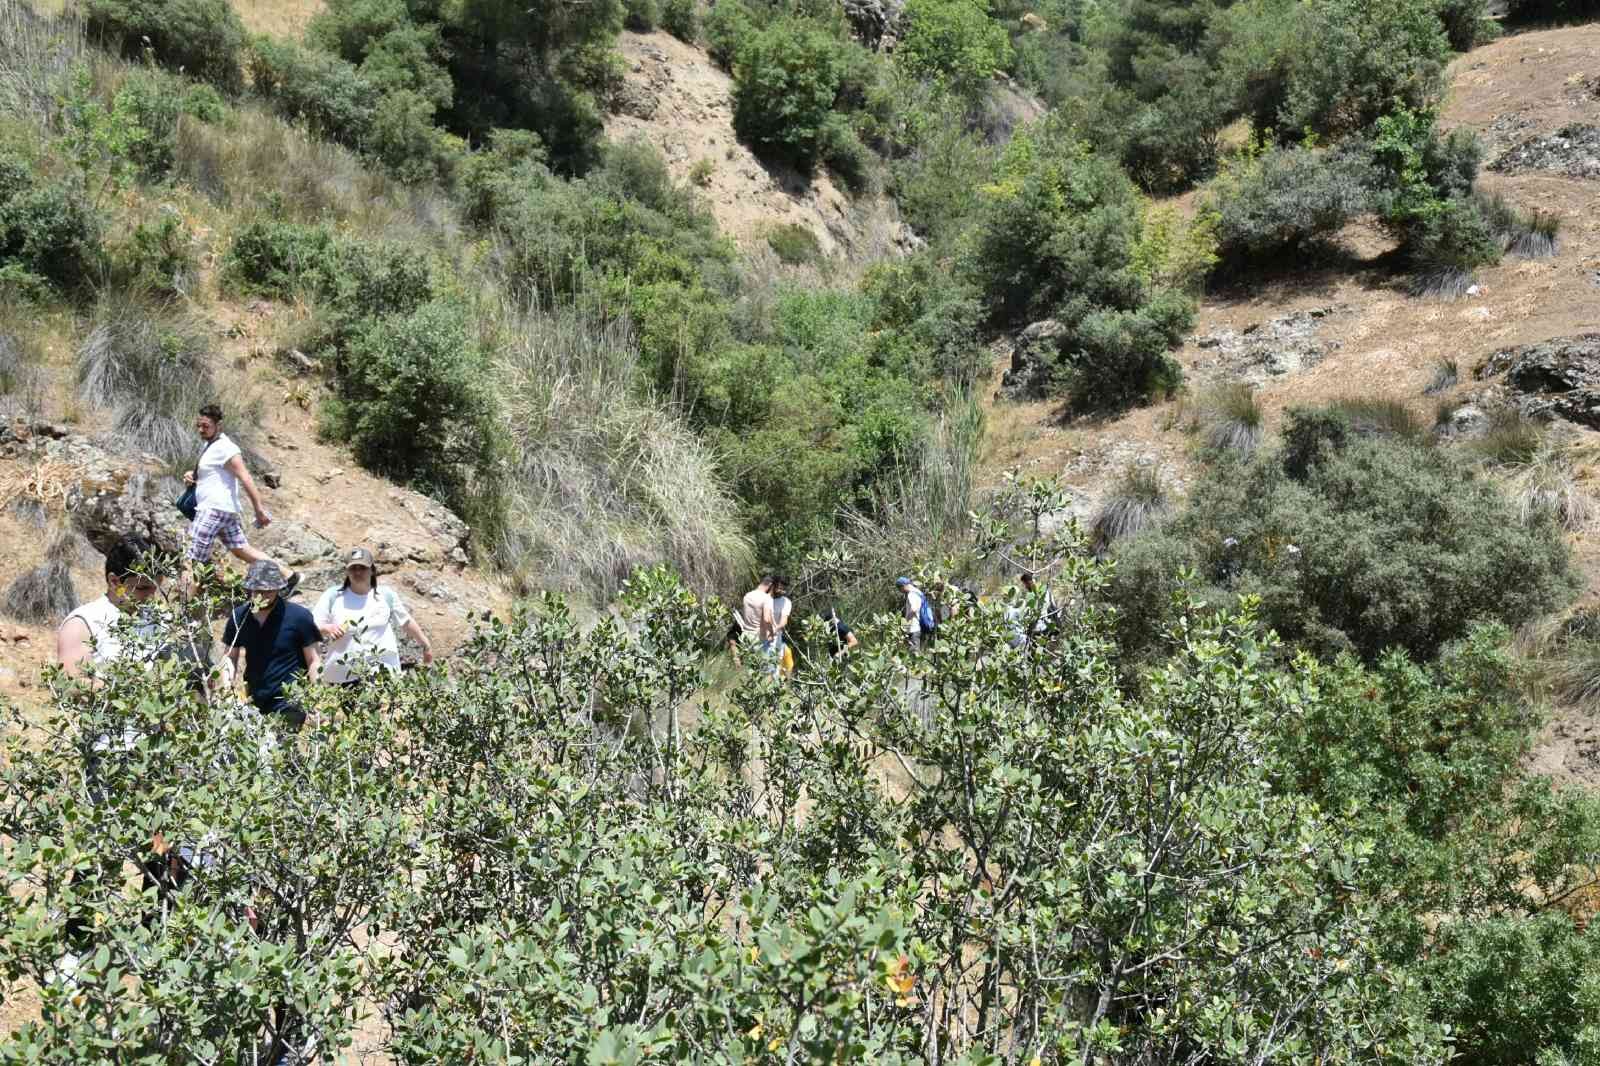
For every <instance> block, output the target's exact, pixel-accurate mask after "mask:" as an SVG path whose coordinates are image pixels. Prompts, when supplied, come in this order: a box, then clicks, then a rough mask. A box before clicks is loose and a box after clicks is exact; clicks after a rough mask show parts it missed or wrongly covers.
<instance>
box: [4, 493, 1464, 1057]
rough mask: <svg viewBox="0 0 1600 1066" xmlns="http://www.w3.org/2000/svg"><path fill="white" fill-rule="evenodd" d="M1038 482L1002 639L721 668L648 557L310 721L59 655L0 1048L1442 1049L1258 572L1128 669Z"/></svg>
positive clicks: (986, 629)
mask: <svg viewBox="0 0 1600 1066" xmlns="http://www.w3.org/2000/svg"><path fill="white" fill-rule="evenodd" d="M1059 507H1060V499H1059V497H1058V495H1057V494H1056V493H1055V492H1054V490H1053V489H1052V488H1051V487H1049V486H1048V485H1031V484H1017V485H1016V486H1015V487H1014V490H1013V491H1012V492H1011V493H1009V494H1008V495H1007V496H1006V497H1005V498H1004V499H1003V500H1002V501H1001V505H1000V507H999V509H998V510H997V511H996V512H995V513H993V514H990V515H987V516H985V517H984V518H982V519H981V520H980V521H979V528H978V531H977V532H978V540H979V543H980V550H981V551H983V552H984V553H985V554H987V555H989V556H991V557H993V558H1005V559H1008V560H1013V561H1014V560H1017V559H1025V560H1026V561H1027V562H1029V564H1030V565H1033V566H1038V567H1045V568H1047V569H1049V570H1050V571H1051V572H1052V573H1053V575H1054V576H1053V580H1054V582H1055V586H1056V590H1057V597H1058V602H1060V603H1061V604H1062V605H1063V606H1064V608H1065V610H1064V612H1063V614H1062V616H1061V617H1060V619H1059V622H1058V624H1057V625H1056V627H1055V629H1054V631H1053V633H1052V634H1051V636H1049V637H1048V638H1040V639H1035V640H1032V641H1029V642H1017V643H1018V645H1019V646H1013V643H1012V638H1013V637H1014V635H1015V631H1014V629H1013V625H1014V624H1015V622H1016V619H1017V618H1018V617H1020V618H1021V619H1022V624H1023V625H1026V622H1027V621H1028V620H1029V619H1031V618H1032V617H1034V616H1035V615H1036V613H1037V612H1038V611H1039V610H1040V609H1041V608H1042V603H1041V602H1040V601H1038V600H1031V599H1029V598H1027V597H1025V596H1023V595H1022V594H1021V593H1020V592H1017V591H1016V590H1012V591H1010V592H1008V593H1007V594H1006V596H1004V597H1003V598H1002V602H998V603H995V604H992V605H984V606H981V607H979V608H978V609H976V610H974V611H971V612H967V613H964V614H962V615H961V616H960V617H958V618H956V619H954V620H952V621H951V622H949V623H948V624H947V625H946V626H945V628H944V629H943V630H942V631H941V638H940V640H939V641H938V642H937V643H935V644H934V645H933V647H932V648H931V649H930V650H929V651H927V652H926V653H923V654H920V655H912V654H911V653H909V652H908V651H906V650H904V649H903V647H902V645H901V642H900V640H899V639H898V634H897V629H896V626H895V623H894V621H893V620H892V619H890V618H888V617H884V618H880V619H878V620H877V621H876V622H874V623H871V624H869V625H866V626H863V627H862V632H863V635H864V637H865V640H864V642H863V643H864V648H863V650H862V651H861V653H860V654H858V655H857V656H855V657H854V658H852V659H851V660H849V661H848V662H846V663H842V664H841V663H832V662H818V663H810V664H807V669H806V670H804V671H803V672H802V673H801V674H800V675H799V676H798V677H797V678H796V679H795V680H794V681H793V682H791V683H790V684H787V685H781V686H780V685H778V684H775V683H774V682H772V681H771V680H770V679H769V678H768V677H767V676H766V675H765V671H763V670H761V669H759V668H758V666H757V664H754V663H750V664H747V667H748V668H747V669H746V670H745V671H744V672H743V673H742V674H740V675H738V676H737V678H736V680H735V682H734V684H733V685H732V687H731V688H729V689H727V690H726V691H723V692H721V693H718V694H716V695H712V693H711V690H709V689H708V687H707V667H708V662H707V659H708V656H709V655H711V654H720V653H719V652H712V651H710V650H708V649H709V648H711V647H714V646H715V644H717V643H720V642H719V641H716V640H715V639H714V638H715V637H716V636H717V635H719V634H720V632H721V630H722V628H723V627H724V623H723V620H724V619H725V617H726V612H725V609H724V608H722V607H721V606H720V605H718V604H717V603H715V602H714V601H701V600H699V599H697V598H696V597H694V596H693V595H692V594H690V593H689V592H687V591H686V590H685V589H684V588H683V586H682V585H681V584H680V583H679V582H678V580H677V579H676V578H675V577H673V576H672V575H671V574H669V573H667V572H666V571H664V570H653V571H641V572H639V573H637V574H636V575H635V577H634V578H633V580H632V581H631V582H630V583H629V584H628V586H627V587H626V589H625V591H624V594H623V597H622V601H621V603H620V604H619V610H618V612H617V613H616V614H614V615H610V616H607V617H605V618H604V619H602V620H601V621H600V622H599V623H598V624H597V625H595V626H594V627H593V628H592V629H590V630H588V631H587V632H584V631H582V630H581V629H580V627H579V626H578V625H577V623H576V621H575V619H574V618H573V616H572V614H571V613H570V612H569V611H568V609H567V608H566V607H565V605H564V604H563V603H562V602H561V601H560V600H558V599H554V598H547V599H544V600H541V601H539V602H538V603H536V604H533V605H532V606H530V607H528V608H526V609H525V610H521V611H519V612H518V613H516V614H515V615H514V616H513V617H511V618H510V619H507V620H503V621H497V622H494V623H492V624H488V625H486V626H484V627H483V628H482V629H481V630H480V631H479V632H478V633H477V635H476V636H475V637H474V638H473V639H472V640H471V641H470V642H469V643H468V644H467V645H466V646H465V647H464V648H463V649H462V650H461V651H460V653H459V654H458V655H457V656H456V657H455V658H454V659H453V660H452V661H451V662H450V663H449V664H448V665H439V666H436V667H434V668H430V669H425V670H421V671H418V672H416V673H414V674H408V675H406V676H404V677H403V678H398V679H395V681H394V682H393V684H391V685H388V686H385V687H381V688H371V689H367V690H364V691H362V692H358V693H353V694H352V693H345V692H332V691H328V690H309V691H307V692H306V693H304V698H305V699H306V702H307V705H308V706H309V707H310V708H311V711H312V714H311V719H310V721H309V723H308V725H307V726H306V728H305V729H304V730H303V731H302V732H300V733H298V734H281V735H280V734H277V733H275V732H274V731H273V730H272V729H271V727H270V726H267V725H265V724H264V723H261V722H260V721H259V720H258V719H256V718H254V717H253V714H254V712H251V711H248V710H247V709H246V710H238V711H235V710H232V709H230V708H229V707H228V706H227V704H228V700H227V699H224V698H219V699H215V700H214V701H213V703H212V704H211V705H207V704H204V703H202V702H199V701H198V700H196V699H194V698H193V697H191V696H190V695H188V693H187V689H186V688H185V685H184V684H183V683H182V681H181V679H179V678H177V677H175V676H174V675H173V674H172V673H171V668H170V667H159V668H158V667H144V666H137V665H129V666H119V667H116V668H113V669H110V670H106V671H104V672H103V673H102V675H101V676H100V677H99V678H98V679H97V682H98V683H97V684H96V685H95V686H93V687H90V686H86V685H82V684H67V683H65V682H61V681H58V682H57V684H56V686H55V689H54V694H55V701H54V704H53V706H52V707H51V709H50V710H49V712H48V713H47V714H46V715H45V716H44V718H43V721H42V723H41V724H39V725H37V726H30V727H28V728H26V729H25V728H23V725H22V720H21V719H20V717H18V719H17V727H16V728H14V729H12V730H11V732H10V734H9V736H10V739H9V743H8V750H7V752H6V759H5V762H4V764H3V770H0V775H3V777H4V790H3V795H4V797H5V799H4V804H3V806H0V870H3V872H4V879H5V888H6V891H5V892H4V893H0V910H3V912H4V913H3V915H0V917H3V919H4V920H3V922H0V929H3V930H4V932H3V933H0V971H3V972H4V974H5V976H6V978H7V979H8V980H10V981H16V980H19V979H26V980H29V981H31V982H33V983H34V984H35V985H37V986H38V987H39V988H40V990H41V991H40V997H41V1009H40V1012H39V1015H38V1017H37V1019H34V1020H30V1021H28V1022H26V1023H24V1024H23V1026H22V1027H21V1028H20V1029H19V1030H18V1032H17V1033H16V1034H15V1035H14V1036H13V1038H12V1039H11V1040H10V1041H9V1042H8V1043H7V1044H6V1045H5V1046H4V1047H3V1048H0V1061H8V1062H9V1061H15V1062H22V1061H29V1062H95V1061H101V1062H106V1061H113V1060H114V1061H139V1062H152V1063H158V1062H173V1063H176V1062H180V1061H182V1062H224V1061H226V1062H234V1061H248V1059H249V1056H250V1054H251V1053H252V1052H253V1051H254V1052H261V1051H263V1050H264V1051H265V1052H266V1053H267V1054H275V1053H276V1052H277V1051H278V1050H280V1049H282V1048H284V1047H285V1046H288V1047H290V1048H292V1049H293V1050H297V1051H302V1052H305V1053H307V1054H309V1055H310V1056H312V1057H314V1058H316V1059H317V1060H319V1061H329V1060H331V1058H332V1056H333V1055H334V1054H335V1053H337V1052H338V1050H339V1049H341V1048H342V1047H344V1046H346V1045H347V1044H348V1043H349V1041H350V1040H351V1034H352V1032H353V1030H354V1028H355V1026H356V1025H357V1024H358V1022H359V1021H360V1020H361V1019H362V1018H363V1017H364V1016H367V1015H371V1014H374V1013H377V1014H381V1021H379V1022H378V1023H377V1024H376V1025H371V1024H369V1025H368V1029H369V1030H377V1031H381V1033H382V1039H383V1041H384V1044H385V1047H384V1049H383V1050H384V1051H385V1052H386V1053H387V1054H389V1055H391V1056H393V1057H394V1058H395V1059H396V1060H397V1061H400V1062H407V1063H422V1062H440V1061H453V1062H459V1061H467V1060H471V1061H475V1062H507V1063H509V1062H530V1061H534V1062H565V1063H624V1062H627V1063H636V1062H726V1063H734V1062H758V1061H759V1062H780V1061H781V1062H786V1063H793V1062H808V1063H824V1062H838V1061H850V1062H878V1063H911V1062H917V1063H973V1064H976V1063H1034V1062H1038V1063H1067V1062H1073V1063H1081V1064H1084V1066H1088V1064H1090V1063H1096V1062H1103V1061H1118V1062H1139V1063H1158V1062H1159V1063H1201V1062H1206V1063H1247V1062H1248V1063H1291V1062H1293V1063H1299V1062H1309V1061H1321V1062H1325V1063H1354V1062H1393V1063H1429V1062H1440V1063H1442V1062H1443V1061H1444V1059H1445V1048H1444V1044H1443V1040H1442V1034H1441V1032H1440V1031H1438V1030H1437V1028H1436V1027H1435V1026H1433V1025H1432V1024H1431V1023H1429V1022H1428V1021H1426V1019H1425V1018H1424V1017H1423V1015H1422V1014H1421V1013H1420V1012H1419V1011H1417V1010H1415V1009H1413V1007H1412V1006H1411V1004H1412V1003H1413V1002H1414V991H1415V990H1414V988H1413V986H1412V985H1411V984H1410V983H1409V980H1408V979H1407V978H1406V977H1405V976H1404V975H1403V974H1400V973H1396V972H1394V971H1390V970H1385V969H1383V968H1382V967H1381V966H1380V964H1379V960H1378V959H1377V957H1376V955H1375V953H1374V948H1373V944H1374V941H1373V936H1374V921H1375V919H1376V917H1377V912H1376V911H1375V910H1374V908H1373V907H1372V900H1371V898H1370V897H1369V895H1368V893H1367V892H1366V891H1364V889H1363V887H1362V886H1363V885H1364V884H1366V883H1367V882H1368V881H1369V880H1370V878H1368V877H1367V876H1366V875H1365V874H1364V872H1363V871H1365V870H1366V869H1367V868H1368V867H1369V865H1370V863H1371V856H1372V846H1371V844H1370V842H1369V841H1367V840H1365V839H1363V838H1361V837H1360V836H1358V835H1354V834H1351V833H1348V832H1347V831H1346V826H1345V824H1344V823H1343V822H1342V821H1341V820H1340V818H1338V817H1336V816H1330V815H1327V814H1324V813H1321V812H1320V811H1319V810H1318V808H1317V807H1316V805H1315V804H1314V802H1313V801H1312V800H1310V799H1309V798H1307V797H1306V796H1304V795H1301V794H1298V793H1295V792H1292V791H1286V790H1285V789H1284V788H1283V787H1282V782H1283V781H1284V780H1285V779H1286V776H1287V774H1288V772H1289V769H1290V767H1289V766H1288V765H1287V764H1286V763H1285V762H1284V757H1283V755H1282V754H1280V745H1278V744H1277V743H1275V742H1274V740H1273V738H1274V737H1275V736H1277V735H1279V734H1281V733H1282V732H1284V731H1285V730H1286V729H1287V728H1288V727H1289V726H1290V725H1291V724H1292V723H1294V722H1297V721H1300V720H1302V719H1304V718H1305V717H1306V715H1307V713H1308V710H1310V709H1311V708H1312V707H1313V705H1314V702H1315V701H1316V700H1317V699H1318V693H1317V690H1316V687H1315V685H1313V684H1305V683H1300V682H1299V681H1297V680H1295V679H1293V678H1292V676H1291V675H1287V674H1281V673H1274V672H1272V671H1271V670H1269V669H1268V668H1267V667H1266V666H1265V665H1264V663H1266V662H1267V661H1268V659H1269V658H1270V657H1271V652H1272V644H1271V641H1270V640H1269V639H1267V638H1265V637H1263V636H1262V635H1261V634H1260V632H1259V631H1258V630H1257V628H1256V626H1255V624H1254V622H1253V620H1252V618H1251V614H1250V610H1249V605H1248V604H1246V605H1245V608H1244V609H1243V610H1241V611H1239V612H1233V613H1222V614H1218V615H1213V616H1209V617H1206V618H1202V617H1201V616H1199V615H1193V614H1186V615H1184V616H1183V617H1184V621H1183V622H1181V623H1180V624H1179V625H1177V626H1175V627H1174V628H1173V630H1172V632H1171V634H1170V637H1171V642H1172V648H1173V654H1172V657H1171V658H1170V659H1169V660H1168V661H1167V662H1165V663H1164V664H1163V665H1161V666H1160V667H1159V668H1157V669H1155V670H1153V671H1152V672H1150V673H1149V674H1148V675H1146V676H1145V677H1144V678H1143V679H1142V680H1141V682H1140V683H1139V684H1138V685H1137V686H1132V687H1129V686H1126V685H1124V683H1123V682H1122V681H1121V680H1120V672H1119V669H1118V664H1117V662H1116V654H1115V649H1114V644H1113V643H1112V641H1111V639H1110V630H1109V628H1108V625H1107V618H1106V616H1105V614H1104V612H1103V611H1102V609H1101V608H1099V607H1097V606H1095V604H1096V603H1097V602H1098V599H1099V597H1098V595H1097V587H1098V585H1099V584H1100V583H1102V582H1103V580H1104V578H1105V569H1104V567H1105V565H1106V564H1103V563H1101V562H1098V561H1096V560H1095V559H1094V558H1093V557H1092V555H1091V553H1090V552H1089V551H1088V550H1087V548H1086V547H1085V545H1084V542H1083V538H1082V537H1081V535H1080V534H1079V532H1078V531H1077V529H1076V528H1075V527H1073V526H1069V527H1067V528H1066V529H1065V530H1062V531H1060V532H1058V533H1056V534H1055V535H1054V536H1053V537H1052V538H1050V539H1049V540H1048V541H1038V540H1037V539H1030V538H1028V537H1026V536H1022V539H1021V541H1020V542H1019V535H1022V534H1023V533H1024V532H1025V531H1026V530H1027V529H1030V528H1033V529H1036V528H1038V525H1039V519H1040V517H1041V516H1042V515H1044V514H1046V513H1049V512H1050V511H1053V510H1058V509H1059ZM1019 543H1021V544H1022V546H1021V547H1018V544H1019ZM816 636H817V637H820V633H819V634H816ZM163 639H165V638H163ZM815 643H817V644H820V643H822V642H821V640H820V639H819V640H817V641H816V642H815ZM98 737H118V738H122V739H121V740H120V741H119V742H118V743H116V744H113V745H111V746H110V747H109V748H106V747H105V746H104V745H102V751H101V753H100V755H99V756H98V757H97V758H96V759H95V760H94V761H93V764H92V768H93V772H92V774H91V773H89V772H87V771H86V762H85V758H84V755H85V753H86V752H90V751H92V750H93V749H94V748H95V738H98ZM41 741H42V742H41ZM173 851H176V852H177V853H178V854H187V855H189V856H190V857H191V859H192V860H193V861H192V862H191V868H190V875H189V878H188V881H187V883H186V884H184V885H183V886H182V888H181V889H180V890H178V891H176V892H172V893H161V892H158V891H156V890H154V889H150V890H146V891H143V892H141V891H140V890H139V884H140V881H139V875H138V873H137V871H136V869H135V867H136V865H137V864H139V863H141V862H144V861H146V860H148V859H149V857H150V856H151V855H152V854H153V853H161V854H171V853H172V852H173ZM158 904H159V906H158ZM69 919H78V920H81V923H82V924H81V927H78V928H76V930H75V932H74V934H73V935H72V936H69V934H68V929H67V926H68V920H69ZM69 949H72V950H73V952H74V953H75V954H77V955H79V956H80V959H81V961H80V962H79V964H78V966H77V968H76V971H75V973H74V974H73V975H72V976H71V977H70V978H67V977H64V976H62V975H61V973H60V972H59V968H60V967H59V964H60V961H61V958H62V955H63V953H65V952H67V951H68V950H69ZM132 1034H137V1035H132Z"/></svg>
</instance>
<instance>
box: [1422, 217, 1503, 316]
mask: <svg viewBox="0 0 1600 1066" xmlns="http://www.w3.org/2000/svg"><path fill="white" fill-rule="evenodd" d="M1409 230H1410V239H1409V241H1408V242H1407V247H1408V252H1409V255H1410V262H1411V266H1412V269H1413V270H1414V271H1416V272H1417V276H1416V278H1415V279H1414V280H1413V282H1412V291H1413V292H1415V293H1417V294H1418V295H1419V296H1443V297H1445V298H1447V299H1454V298H1456V297H1459V296H1462V295H1464V294H1465V293H1466V291H1467V289H1468V288H1470V287H1471V285H1472V279H1473V276H1474V273H1475V272H1476V270H1477V268H1478V267H1481V266H1492V265H1494V264H1495V263H1498V262H1499V261H1500V241H1499V240H1498V239H1497V238H1496V236H1495V233H1494V230H1493V229H1492V228H1491V227H1490V225H1489V221H1488V220H1487V219H1486V218H1484V217H1483V212H1482V211H1480V210H1479V209H1478V206H1477V204H1476V203H1474V202H1473V201H1472V200H1443V201H1440V203H1439V206H1438V209H1437V210H1435V211H1432V212H1430V213H1428V214H1426V215H1422V216H1419V217H1417V218H1415V219H1413V220H1412V222H1411V224H1410V227H1409Z"/></svg>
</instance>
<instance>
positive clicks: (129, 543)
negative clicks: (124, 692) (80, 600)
mask: <svg viewBox="0 0 1600 1066" xmlns="http://www.w3.org/2000/svg"><path fill="white" fill-rule="evenodd" d="M156 554H157V549H156V546H155V545H154V544H152V543H151V542H150V541H149V540H147V539H145V538H144V537H141V536H129V537H123V538H122V539H121V540H120V541H118V542H117V543H116V544H115V545H113V546H112V548H111V552H110V554H108V555H107V556H106V594H105V595H104V596H101V597H100V598H99V599H97V600H93V601H91V602H89V603H86V604H84V605H83V606H81V607H79V608H77V609H76V610H74V611H73V612H72V613H71V614H69V615H67V617H66V618H65V619H63V620H62V622H61V628H60V629H58V630H57V631H56V662H58V663H60V664H61V668H62V669H63V670H65V671H66V673H67V675H68V676H69V677H81V676H82V675H83V673H84V671H85V670H86V669H87V668H88V667H89V666H90V665H95V666H103V665H105V664H106V663H109V662H114V661H115V660H117V659H119V658H121V657H122V654H123V646H122V634H121V633H120V632H119V631H118V623H119V622H121V621H123V620H124V619H126V618H129V617H131V616H133V615H134V614H135V613H136V612H137V611H138V609H139V608H140V607H141V606H143V605H144V604H145V603H147V602H149V600H150V598H151V597H153V596H154V595H155V594H156V593H157V592H158V591H160V587H161V586H160V584H159V582H158V581H157V580H156V578H157V576H158V575H157V571H156V569H155V559H156Z"/></svg>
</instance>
